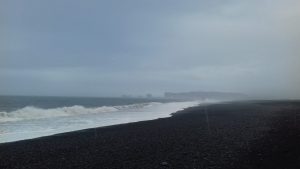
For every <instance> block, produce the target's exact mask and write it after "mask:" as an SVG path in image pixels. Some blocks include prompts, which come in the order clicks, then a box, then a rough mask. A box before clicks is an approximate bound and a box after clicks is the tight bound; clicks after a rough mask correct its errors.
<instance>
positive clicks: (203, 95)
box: [165, 92, 248, 100]
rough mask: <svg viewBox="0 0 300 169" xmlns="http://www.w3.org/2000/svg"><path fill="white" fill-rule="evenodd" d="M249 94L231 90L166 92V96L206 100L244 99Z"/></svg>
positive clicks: (177, 98) (179, 98) (178, 98)
mask: <svg viewBox="0 0 300 169" xmlns="http://www.w3.org/2000/svg"><path fill="white" fill-rule="evenodd" d="M247 97H248V96H247V95H245V94H241V93H229V92H183V93H171V92H166V93H165V98H167V99H176V100H204V99H217V100H244V99H247Z"/></svg>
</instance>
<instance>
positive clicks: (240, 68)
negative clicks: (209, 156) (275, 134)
mask: <svg viewBox="0 0 300 169" xmlns="http://www.w3.org/2000/svg"><path fill="white" fill-rule="evenodd" d="M1 4H2V6H4V7H5V8H3V10H2V11H3V12H2V13H1V15H2V16H4V17H2V18H3V19H2V20H3V21H2V22H0V24H1V25H2V26H1V30H0V32H1V34H3V35H4V37H5V38H3V39H1V40H0V44H1V48H0V54H1V55H0V60H1V64H0V70H1V72H0V79H1V83H2V84H3V85H1V87H0V93H2V94H27V95H35V94H37V95H53V94H54V95H96V96H101V95H114V96H116V95H120V94H123V93H132V94H142V93H147V92H152V93H155V94H160V93H162V92H164V91H187V90H223V91H237V92H245V93H251V94H254V95H260V96H268V97H271V96H274V97H284V98H287V97H290V98H292V97H293V98H294V97H299V95H300V89H299V87H298V86H300V85H299V84H300V78H299V75H298V73H297V72H300V71H299V67H300V65H298V63H300V62H299V58H300V57H299V54H300V52H299V49H298V46H299V41H300V33H299V30H300V29H299V26H300V24H299V21H298V20H299V17H300V12H299V11H300V10H299V5H300V4H299V2H298V1H296V0H286V1H281V0H275V1H274V0H273V1H268V0H263V1H261V0H260V1H259V0H251V1H250V0H249V1H237V0H228V1H221V0H220V1H214V2H212V1H196V0H188V1H174V0H172V1H171V0H166V1H160V0H153V1H138V0H129V1H121V0H112V1H96V0H95V1H94V0H91V1H88V2H87V1H79V0H76V1H74V0H72V1H69V0H59V1H58V0H54V1H53V0H52V1H38V0H29V1H26V2H25V1H21V0H9V1H8V0H5V1H3V2H2V1H1ZM78 89H80V90H78Z"/></svg>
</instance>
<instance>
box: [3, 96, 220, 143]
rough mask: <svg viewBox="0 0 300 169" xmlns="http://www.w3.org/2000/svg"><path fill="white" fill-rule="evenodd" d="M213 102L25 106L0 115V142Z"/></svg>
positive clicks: (166, 114)
mask: <svg viewBox="0 0 300 169" xmlns="http://www.w3.org/2000/svg"><path fill="white" fill-rule="evenodd" d="M214 102H215V101H192V102H168V103H160V102H150V103H138V104H131V105H121V106H101V107H92V108H90V107H84V106H81V105H75V106H70V107H58V108H50V109H43V108H38V107H33V106H27V107H24V108H21V109H18V110H15V111H11V112H0V137H1V139H0V143H4V142H12V141H18V140H25V139H32V138H37V137H42V136H49V135H53V134H58V133H65V132H70V131H77V130H82V129H87V128H95V127H103V126H110V125H116V124H124V123H131V122H138V121H145V120H153V119H157V118H165V117H170V116H171V114H172V113H174V112H177V111H180V110H183V109H184V108H187V107H192V106H196V105H199V104H206V103H214Z"/></svg>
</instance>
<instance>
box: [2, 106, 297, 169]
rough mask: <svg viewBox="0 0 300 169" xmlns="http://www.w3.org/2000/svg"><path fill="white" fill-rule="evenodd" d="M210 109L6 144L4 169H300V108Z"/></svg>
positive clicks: (3, 154)
mask: <svg viewBox="0 0 300 169" xmlns="http://www.w3.org/2000/svg"><path fill="white" fill-rule="evenodd" d="M205 107H206V108H205ZM205 107H203V106H201V105H200V106H196V107H190V108H187V109H184V110H182V111H179V112H176V113H172V114H171V117H167V118H158V119H154V120H148V121H140V122H134V123H126V124H118V125H113V126H105V127H99V128H92V129H84V130H80V131H73V132H68V133H61V134H56V135H52V136H45V137H40V138H35V139H30V140H21V141H16V142H8V143H1V144H0V168H3V169H14V168H16V169H19V168H30V169H35V168H39V169H42V168H73V169H74V168H299V167H300V162H298V161H300V160H299V159H300V147H299V145H298V143H299V142H300V134H299V133H300V126H299V125H300V124H299V123H300V101H244V102H227V103H225V104H224V103H216V104H212V105H207V106H205ZM282 152H289V153H288V155H286V154H287V153H282Z"/></svg>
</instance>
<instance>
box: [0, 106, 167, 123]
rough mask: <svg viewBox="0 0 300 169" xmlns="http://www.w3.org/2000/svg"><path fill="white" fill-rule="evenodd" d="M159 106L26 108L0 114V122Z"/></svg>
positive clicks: (135, 109)
mask: <svg viewBox="0 0 300 169" xmlns="http://www.w3.org/2000/svg"><path fill="white" fill-rule="evenodd" d="M159 104H162V103H158V102H152V103H141V104H131V105H122V106H101V107H94V108H87V107H84V106H80V105H75V106H71V107H59V108H51V109H43V108H38V107H34V106H27V107H24V108H21V109H18V110H15V111H12V112H0V122H12V121H21V120H33V119H44V118H52V117H65V116H76V115H83V114H97V113H106V112H116V111H130V110H131V111H137V110H141V109H143V108H147V107H151V106H155V105H159Z"/></svg>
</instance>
